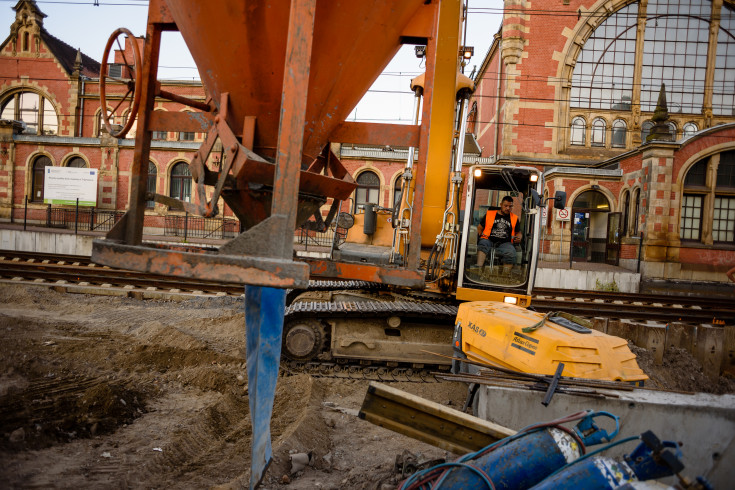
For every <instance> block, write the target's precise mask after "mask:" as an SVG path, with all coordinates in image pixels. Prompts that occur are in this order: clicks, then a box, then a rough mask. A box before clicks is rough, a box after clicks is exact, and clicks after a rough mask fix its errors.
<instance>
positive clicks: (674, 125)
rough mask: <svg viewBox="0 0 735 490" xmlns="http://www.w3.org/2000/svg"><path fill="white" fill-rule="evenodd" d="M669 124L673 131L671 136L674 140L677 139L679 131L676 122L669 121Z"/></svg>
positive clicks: (670, 129)
mask: <svg viewBox="0 0 735 490" xmlns="http://www.w3.org/2000/svg"><path fill="white" fill-rule="evenodd" d="M667 126H668V127H669V132H670V133H671V137H672V138H673V141H676V133H677V131H678V130H677V129H676V123H675V122H673V121H669V123H668V124H667Z"/></svg>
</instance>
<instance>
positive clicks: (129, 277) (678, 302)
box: [0, 251, 735, 325]
mask: <svg viewBox="0 0 735 490" xmlns="http://www.w3.org/2000/svg"><path fill="white" fill-rule="evenodd" d="M0 280H2V281H30V282H33V283H35V284H37V285H44V286H48V287H54V288H56V289H62V290H74V289H75V288H76V289H77V290H78V288H80V287H81V288H84V290H83V291H80V292H86V293H91V294H95V290H96V289H99V294H116V293H119V294H120V295H128V296H132V297H140V298H144V297H161V296H160V295H163V296H165V295H175V294H178V295H181V294H183V295H186V294H195V295H196V294H209V295H220V296H221V295H228V296H240V295H242V294H243V287H242V285H239V284H232V283H229V284H228V283H218V282H211V281H199V280H193V279H183V278H174V277H168V276H161V275H156V274H148V273H143V272H136V271H127V270H119V269H111V268H108V267H106V266H98V265H95V264H93V263H92V262H91V261H90V259H89V257H82V256H74V255H52V254H45V255H44V254H37V253H30V252H15V251H12V252H11V251H0ZM321 284H326V286H325V287H333V285H334V284H335V283H334V282H320V281H313V282H312V285H313V287H314V288H317V289H318V288H319V287H320V285H321ZM341 287H343V288H359V287H360V284H357V283H356V282H354V281H353V282H346V283H341ZM535 292H536V294H535V295H534V297H533V301H532V306H533V308H534V309H535V310H537V311H539V312H548V311H559V310H563V311H566V312H569V313H573V314H576V315H579V316H585V317H607V318H617V319H631V320H654V321H657V322H662V323H664V322H672V321H681V322H687V323H697V324H700V323H717V324H723V323H724V324H728V325H730V324H734V323H735V303H733V302H732V301H728V300H725V299H717V298H702V297H689V296H686V297H685V296H666V295H651V294H625V293H611V292H600V291H576V290H574V291H573V290H553V289H538V290H536V291H535ZM157 295H159V296H157Z"/></svg>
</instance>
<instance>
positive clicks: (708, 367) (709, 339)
mask: <svg viewBox="0 0 735 490" xmlns="http://www.w3.org/2000/svg"><path fill="white" fill-rule="evenodd" d="M723 334H724V331H723V329H722V327H711V326H708V325H700V326H699V328H698V329H697V349H696V352H695V355H694V357H695V358H696V359H697V360H698V361H699V362H700V363H701V364H702V370H703V371H704V374H705V376H707V377H708V378H710V379H717V377H718V376H719V375H720V365H721V364H722V338H723V336H724V335H723Z"/></svg>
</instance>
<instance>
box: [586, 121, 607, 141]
mask: <svg viewBox="0 0 735 490" xmlns="http://www.w3.org/2000/svg"><path fill="white" fill-rule="evenodd" d="M606 129H607V124H605V120H604V119H602V118H601V117H598V118H597V119H595V120H594V121H592V137H591V138H590V139H591V140H592V141H591V143H592V146H605V130H606Z"/></svg>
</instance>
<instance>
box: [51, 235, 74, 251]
mask: <svg viewBox="0 0 735 490" xmlns="http://www.w3.org/2000/svg"><path fill="white" fill-rule="evenodd" d="M76 248H77V237H76V236H75V235H66V234H63V235H62V234H58V235H56V252H54V253H57V254H64V255H76Z"/></svg>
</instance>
